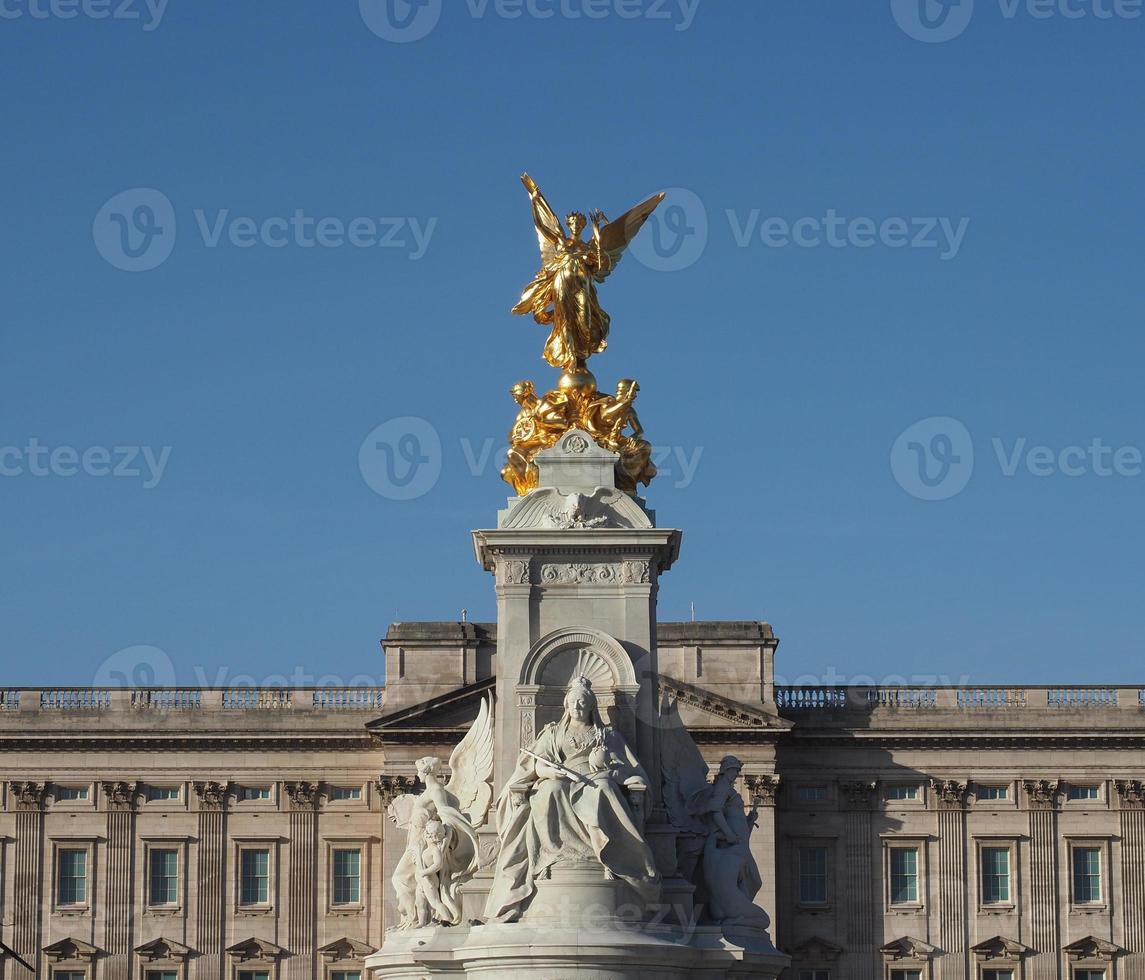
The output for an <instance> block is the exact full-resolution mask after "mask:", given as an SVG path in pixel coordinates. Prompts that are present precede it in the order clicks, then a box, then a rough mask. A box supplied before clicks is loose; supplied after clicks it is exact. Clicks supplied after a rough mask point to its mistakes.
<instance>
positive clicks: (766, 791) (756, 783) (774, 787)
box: [743, 773, 779, 806]
mask: <svg viewBox="0 0 1145 980" xmlns="http://www.w3.org/2000/svg"><path fill="white" fill-rule="evenodd" d="M743 785H744V787H745V788H746V789H747V791H748V793H749V794H750V796H751V804H752V806H775V798H776V795H777V794H778V793H779V777H778V776H773V775H771V774H769V773H753V774H745V775H744V777H743Z"/></svg>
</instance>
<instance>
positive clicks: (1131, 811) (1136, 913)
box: [1116, 779, 1145, 980]
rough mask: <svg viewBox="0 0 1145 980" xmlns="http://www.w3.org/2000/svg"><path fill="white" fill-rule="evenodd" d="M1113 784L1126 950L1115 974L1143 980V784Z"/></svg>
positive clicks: (1144, 812)
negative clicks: (1117, 809)
mask: <svg viewBox="0 0 1145 980" xmlns="http://www.w3.org/2000/svg"><path fill="white" fill-rule="evenodd" d="M1116 786H1117V796H1118V798H1119V800H1120V802H1121V814H1120V817H1121V882H1122V884H1121V889H1122V901H1121V914H1122V916H1123V918H1122V930H1123V933H1122V934H1123V935H1124V937H1125V939H1124V942H1123V943H1122V945H1123V946H1124V947H1125V948H1126V949H1127V950H1129V952H1128V953H1127V954H1126V955H1125V956H1124V957H1123V958H1122V959H1121V960H1120V962H1119V964H1118V968H1117V975H1118V976H1119V977H1121V978H1122V980H1145V917H1143V916H1142V910H1143V909H1145V784H1142V782H1141V781H1140V780H1136V779H1132V780H1125V779H1119V780H1117V782H1116Z"/></svg>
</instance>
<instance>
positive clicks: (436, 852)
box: [389, 698, 493, 929]
mask: <svg viewBox="0 0 1145 980" xmlns="http://www.w3.org/2000/svg"><path fill="white" fill-rule="evenodd" d="M449 768H450V777H449V781H448V782H447V783H444V784H443V783H442V780H441V760H440V759H438V758H436V757H435V756H426V757H424V758H421V759H418V760H417V774H418V778H420V779H421V781H422V782H423V783H424V784H425V790H424V792H422V793H421V794H420V795H417V796H414V795H413V794H410V793H406V794H403V795H401V796H398V797H397V798H396V799H395V800H394V801H393V803H391V804H390V806H389V815H390V819H392V820H393V821H394V822H395V823H396V824H397V825H398V826H399V827H401V828H403V829H404V830H406V831H407V837H406V849H405V852H404V853H403V854H402V857H401V859H400V860H399V861H398V866H397V868H396V869H395V870H394V876H393V885H394V893H395V894H396V896H397V905H398V914H399V921H398V925H397V928H398V929H412V928H416V927H421V926H429V925H443V926H453V925H460V923H461V895H460V889H461V886H462V885H463V884H465V882H467V881H468V880H469V879H470V878H472V877H473V875H474V874H476V873H477V869H478V866H479V860H480V855H479V851H478V840H477V830H478V828H479V827H481V826H482V825H484V823H485V818H486V816H487V815H488V813H489V805H490V803H491V802H492V798H493V788H492V785H491V783H490V779H491V777H492V775H493V708H492V702H491V700H490V699H488V698H486V700H484V701H482V702H481V707H480V709H479V710H478V713H477V720H476V721H474V723H473V726H472V727H471V728H470V729H469V731H468V733H467V734H466V736H465V738H463V739H462V740H461V742H460V744H458V746H457V748H455V749H454V750H453V754H452V755H451V756H450V757H449Z"/></svg>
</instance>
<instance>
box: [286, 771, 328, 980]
mask: <svg viewBox="0 0 1145 980" xmlns="http://www.w3.org/2000/svg"><path fill="white" fill-rule="evenodd" d="M285 788H286V795H287V798H288V799H289V801H290V878H289V888H288V894H287V906H286V908H287V912H286V915H287V919H286V935H287V944H288V946H289V948H290V959H289V960H288V961H287V971H288V972H287V976H288V977H289V978H290V980H314V977H315V969H316V962H315V960H316V954H315V949H316V947H317V945H318V944H317V939H318V804H319V801H320V799H321V793H320V790H319V787H318V786H317V784H315V783H307V782H294V783H286V785H285Z"/></svg>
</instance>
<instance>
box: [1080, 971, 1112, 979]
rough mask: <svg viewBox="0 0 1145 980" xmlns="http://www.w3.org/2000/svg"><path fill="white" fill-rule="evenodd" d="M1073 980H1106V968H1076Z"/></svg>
mask: <svg viewBox="0 0 1145 980" xmlns="http://www.w3.org/2000/svg"><path fill="white" fill-rule="evenodd" d="M1073 980H1105V971H1104V970H1074V971H1073Z"/></svg>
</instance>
